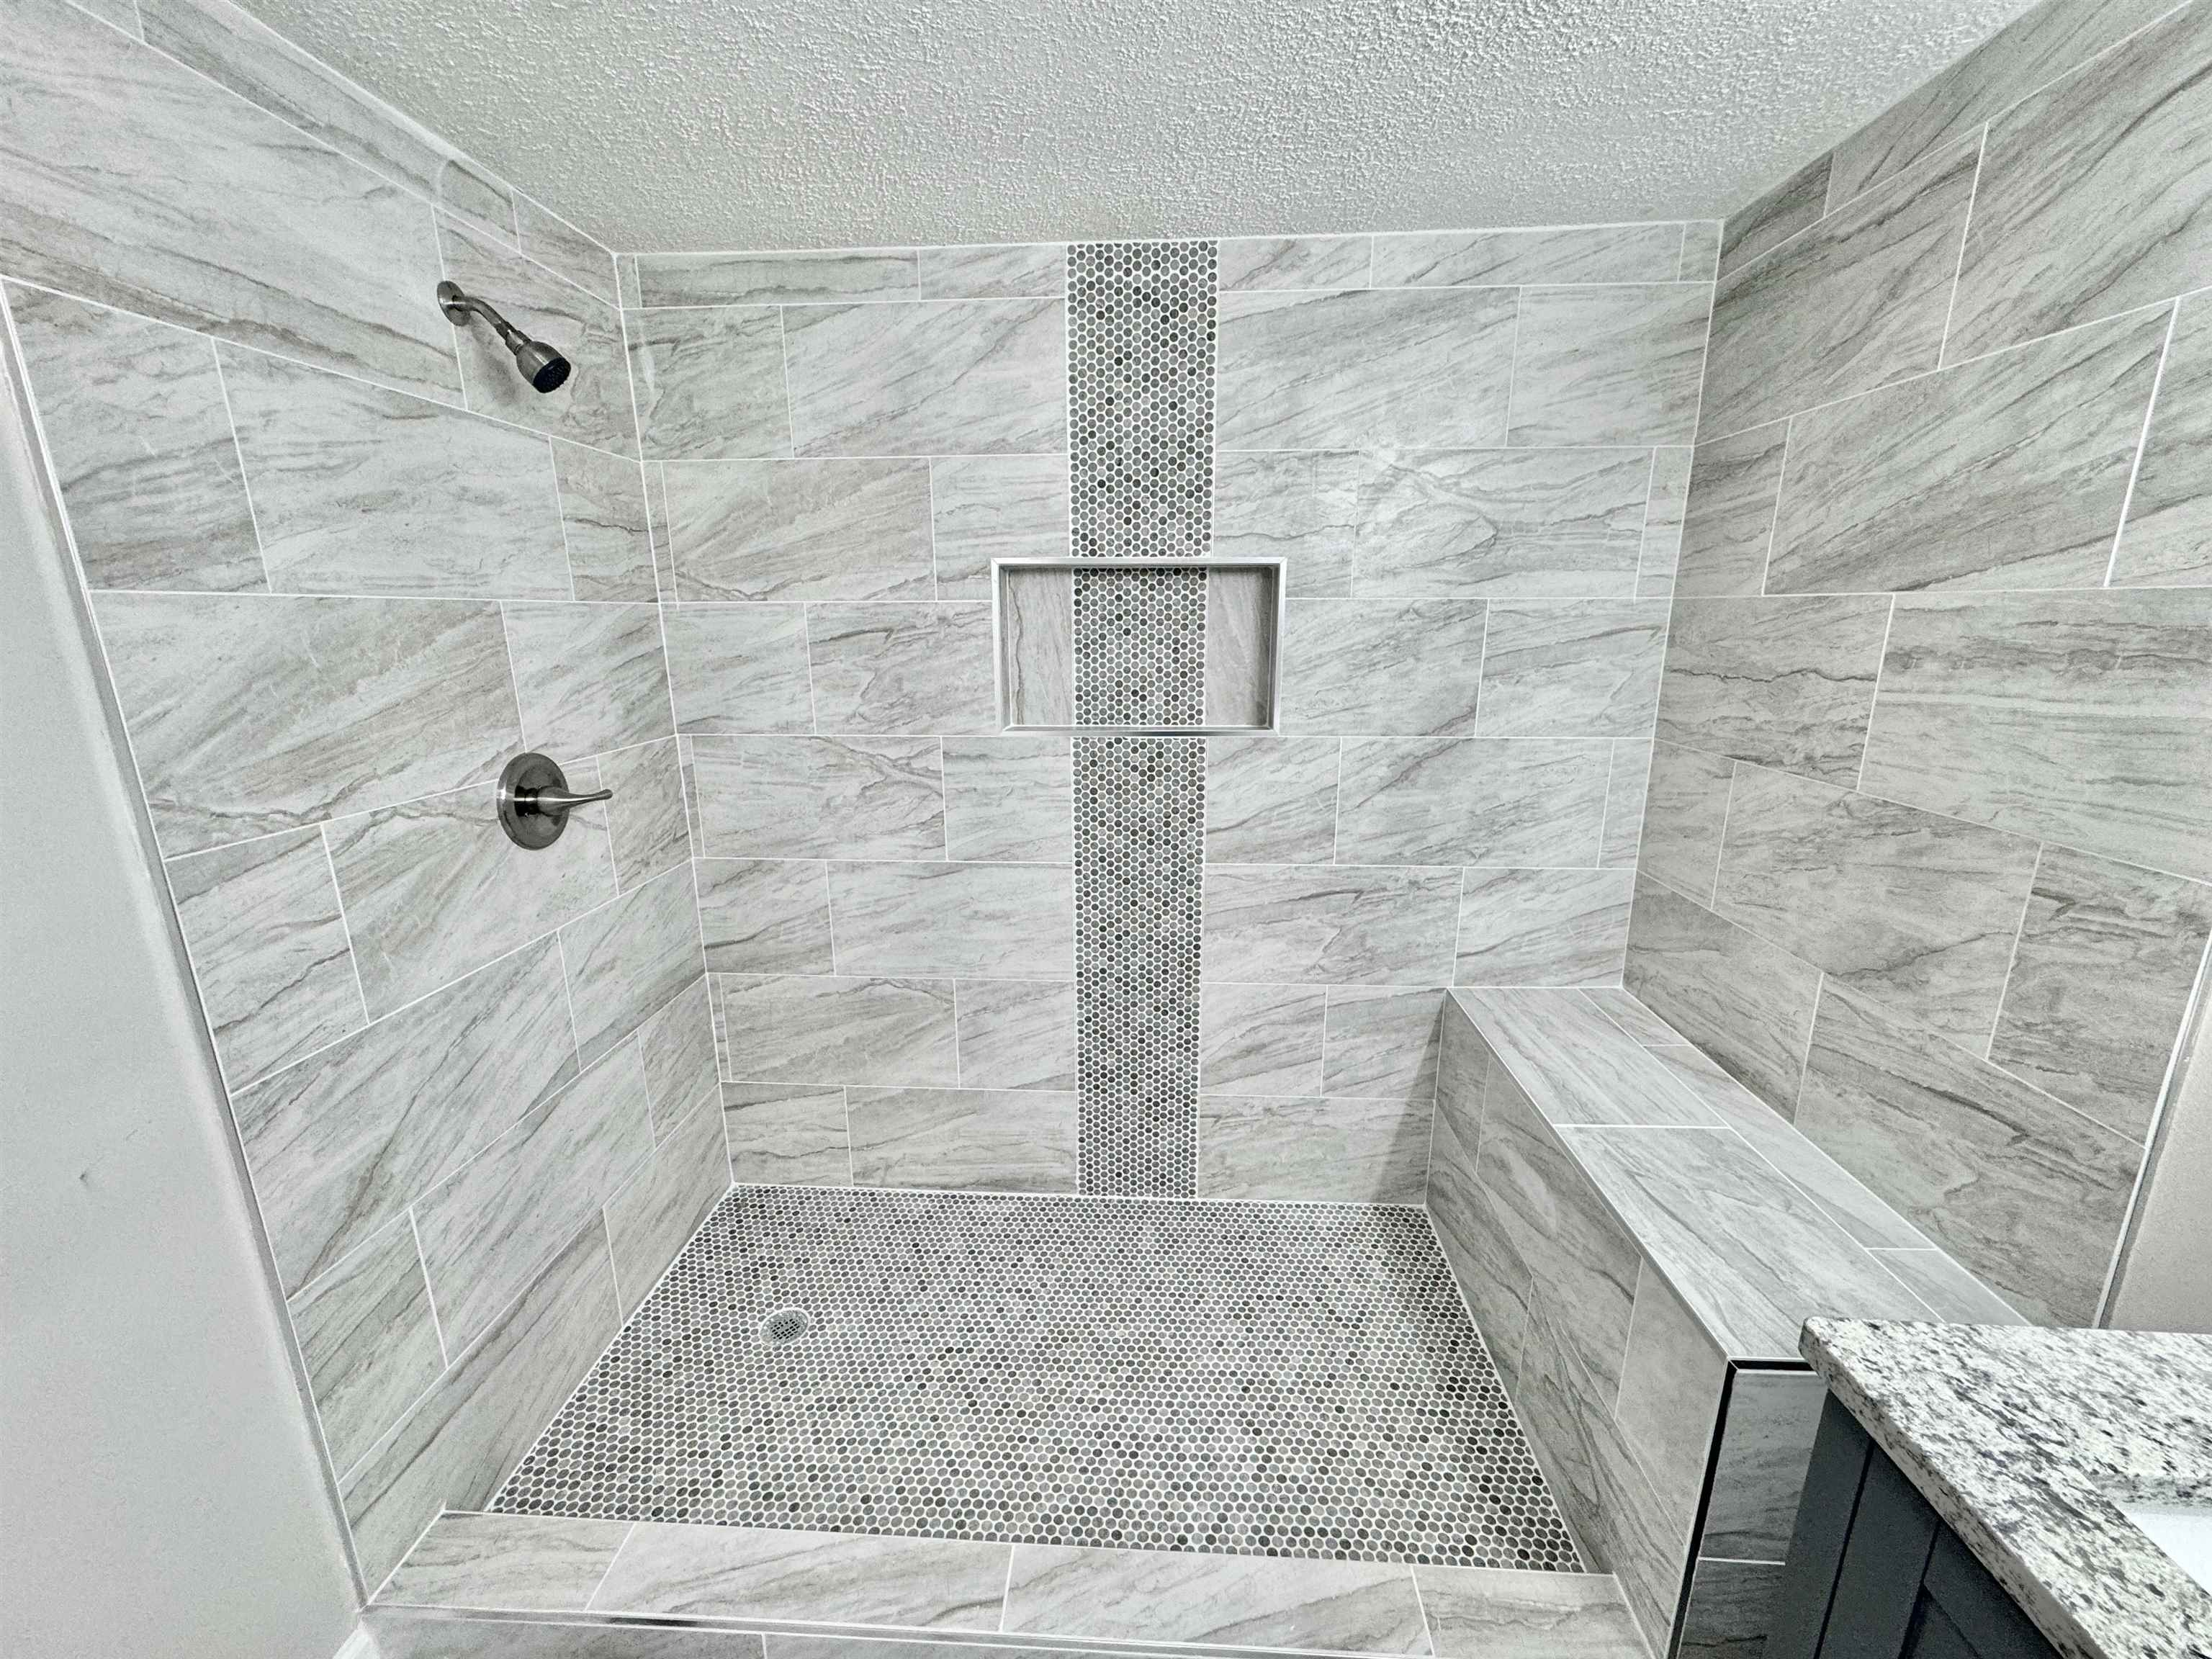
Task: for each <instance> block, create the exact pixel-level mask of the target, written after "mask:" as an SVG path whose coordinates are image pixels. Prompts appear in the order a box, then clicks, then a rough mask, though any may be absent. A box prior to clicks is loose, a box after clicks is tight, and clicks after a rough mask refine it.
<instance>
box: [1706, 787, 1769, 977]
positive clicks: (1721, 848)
mask: <svg viewBox="0 0 2212 1659" xmlns="http://www.w3.org/2000/svg"><path fill="white" fill-rule="evenodd" d="M1743 764H1744V763H1743V762H1742V761H1740V760H1735V759H1731V760H1730V761H1729V787H1728V795H1727V798H1726V799H1724V800H1723V802H1722V803H1721V833H1720V839H1719V841H1718V842H1717V843H1715V845H1714V848H1713V890H1712V894H1711V896H1710V897H1708V898H1705V899H1702V900H1700V901H1699V902H1700V903H1702V904H1703V905H1704V906H1705V908H1707V909H1708V910H1711V912H1712V913H1713V914H1714V915H1720V907H1721V866H1723V864H1725V863H1727V861H1728V827H1729V814H1731V813H1732V812H1734V811H1735V775H1736V770H1737V769H1738V768H1740V767H1741V766H1742V765H1743ZM1722 920H1723V921H1727V920H1729V918H1727V917H1724V916H1723V917H1722ZM1737 925H1738V926H1739V927H1741V926H1742V924H1741V923H1738V924H1737ZM1744 932H1746V933H1751V929H1750V928H1748V927H1746V928H1744ZM1752 937H1753V938H1754V939H1756V938H1757V937H1758V935H1757V934H1756V933H1753V934H1752Z"/></svg>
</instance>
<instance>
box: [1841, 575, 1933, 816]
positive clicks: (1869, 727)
mask: <svg viewBox="0 0 2212 1659" xmlns="http://www.w3.org/2000/svg"><path fill="white" fill-rule="evenodd" d="M1896 626H1897V596H1896V595H1895V594H1892V595H1891V596H1890V600H1889V612H1888V614H1887V616H1885V617H1883V618H1882V623H1881V649H1880V650H1879V651H1877V652H1876V653H1875V659H1874V695H1873V696H1870V697H1869V698H1868V699H1867V723H1866V731H1865V732H1864V733H1863V734H1862V735H1861V737H1860V738H1859V765H1858V770H1857V771H1856V772H1854V773H1852V774H1851V793H1854V794H1861V793H1864V790H1863V785H1864V784H1865V782H1866V765H1867V755H1868V753H1869V751H1870V750H1872V749H1873V748H1874V717H1875V710H1876V709H1878V708H1881V681H1882V670H1883V669H1884V668H1885V667H1886V666H1887V665H1888V662H1889V635H1890V631H1891V630H1892V629H1894V628H1895V627H1896ZM1869 799H1878V798H1877V797H1872V796H1869ZM1923 810H1925V809H1923ZM1944 816H1948V815H1944Z"/></svg>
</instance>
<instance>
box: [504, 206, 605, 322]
mask: <svg viewBox="0 0 2212 1659" xmlns="http://www.w3.org/2000/svg"><path fill="white" fill-rule="evenodd" d="M514 225H515V231H516V234H518V235H519V236H520V239H521V245H522V251H523V252H525V253H526V254H528V255H529V256H530V257H531V258H533V259H535V260H537V261H538V264H541V265H544V267H545V268H546V269H547V270H550V271H552V272H553V273H555V274H556V276H565V277H567V278H568V280H569V281H570V282H572V283H575V285H576V286H577V287H579V288H582V289H590V290H591V291H592V293H593V294H596V295H599V298H601V299H602V300H605V301H608V302H609V303H610V304H615V303H618V296H617V292H616V284H615V259H614V255H613V254H611V253H610V252H607V250H606V249H605V247H603V246H600V245H599V243H598V242H596V241H594V240H592V238H590V237H589V236H586V234H584V233H583V232H582V231H580V230H579V229H577V228H575V226H574V225H572V224H570V223H569V222H568V221H567V220H566V219H563V218H562V216H560V215H559V214H557V213H555V212H554V211H552V210H550V208H543V207H540V206H538V204H537V203H535V202H533V201H532V200H531V199H530V198H529V197H527V196H525V195H523V194H522V193H521V192H520V191H516V192H514Z"/></svg>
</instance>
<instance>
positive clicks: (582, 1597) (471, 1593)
mask: <svg viewBox="0 0 2212 1659" xmlns="http://www.w3.org/2000/svg"><path fill="white" fill-rule="evenodd" d="M628 1536H629V1522H627V1521H595V1520H591V1519H588V1518H585V1517H580V1516H568V1515H498V1514H482V1513H476V1514H457V1515H443V1516H439V1518H438V1521H437V1522H436V1524H435V1525H434V1526H433V1527H432V1528H430V1529H429V1531H428V1532H426V1533H424V1534H422V1542H421V1543H419V1544H417V1545H416V1547H414V1548H413V1549H411V1550H410V1551H409V1552H408V1553H407V1559H406V1560H405V1561H404V1562H403V1563H402V1564H401V1565H400V1568H399V1571H398V1572H396V1573H394V1574H392V1581H391V1583H388V1584H386V1586H385V1587H384V1589H382V1591H381V1592H380V1596H381V1598H382V1599H383V1600H386V1601H400V1602H419V1603H421V1604H422V1605H424V1606H427V1607H512V1608H538V1609H544V1610H546V1611H560V1610H568V1609H573V1608H577V1607H583V1606H585V1605H586V1603H587V1602H589V1601H591V1599H592V1589H594V1588H596V1587H597V1585H598V1584H599V1579H600V1577H602V1576H603V1575H604V1574H605V1571H606V1570H607V1568H608V1567H609V1566H610V1565H611V1564H612V1563H613V1561H614V1559H615V1551H616V1550H617V1548H619V1547H621V1544H622V1541H623V1539H625V1538H627V1537H628Z"/></svg>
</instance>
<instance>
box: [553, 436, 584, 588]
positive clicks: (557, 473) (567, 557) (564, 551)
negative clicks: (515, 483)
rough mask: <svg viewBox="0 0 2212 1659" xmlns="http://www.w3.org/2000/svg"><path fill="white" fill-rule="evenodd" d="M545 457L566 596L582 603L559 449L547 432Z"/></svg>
mask: <svg viewBox="0 0 2212 1659" xmlns="http://www.w3.org/2000/svg"><path fill="white" fill-rule="evenodd" d="M545 459H546V460H547V461H548V462H549V463H550V464H551V466H552V471H553V522H554V523H556V524H557V525H559V526H561V562H562V566H563V567H564V568H566V569H567V570H568V598H569V599H570V601H571V602H572V603H575V604H582V603H583V602H584V601H583V598H582V596H581V595H580V594H579V593H578V592H576V557H575V555H574V552H573V551H571V550H570V549H569V546H568V504H567V503H566V502H564V501H562V499H561V451H560V448H559V447H558V446H557V445H556V443H555V442H554V441H553V439H552V436H551V435H550V434H549V435H546V438H545Z"/></svg>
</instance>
